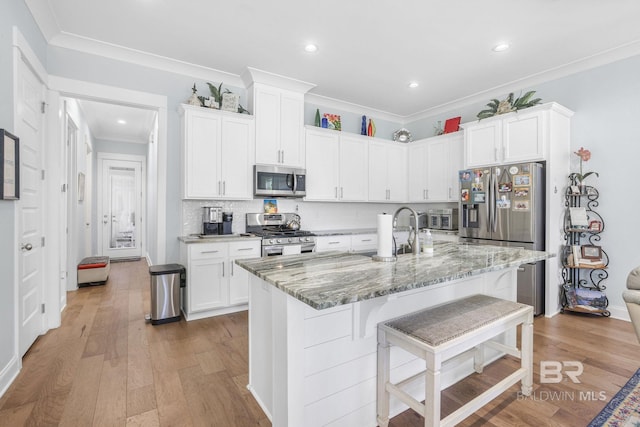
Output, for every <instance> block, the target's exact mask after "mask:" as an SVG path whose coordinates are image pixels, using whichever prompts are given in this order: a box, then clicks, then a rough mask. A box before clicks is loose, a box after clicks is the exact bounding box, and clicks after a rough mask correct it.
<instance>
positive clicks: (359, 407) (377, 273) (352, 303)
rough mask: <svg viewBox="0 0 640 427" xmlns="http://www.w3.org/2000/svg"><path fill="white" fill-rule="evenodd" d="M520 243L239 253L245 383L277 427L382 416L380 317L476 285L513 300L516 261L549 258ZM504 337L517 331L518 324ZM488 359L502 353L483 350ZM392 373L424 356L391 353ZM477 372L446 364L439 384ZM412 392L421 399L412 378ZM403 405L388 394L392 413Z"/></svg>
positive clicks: (357, 422) (413, 369) (368, 421)
mask: <svg viewBox="0 0 640 427" xmlns="http://www.w3.org/2000/svg"><path fill="white" fill-rule="evenodd" d="M551 256H552V255H551V254H548V253H546V252H538V251H529V250H525V249H518V248H506V247H497V246H479V245H470V244H457V243H450V242H436V244H435V250H434V254H433V255H431V256H427V255H425V254H421V255H412V254H407V255H400V256H398V259H397V261H396V262H389V263H385V262H375V261H373V260H372V259H371V258H370V257H367V256H363V255H357V254H348V253H344V252H326V253H318V254H305V255H292V256H279V257H270V258H261V259H243V260H237V261H236V263H237V264H238V265H239V266H241V267H243V268H245V269H246V270H248V271H249V272H250V273H252V275H251V277H250V288H249V295H250V296H249V385H248V388H249V390H250V391H251V392H252V394H253V395H254V396H255V398H256V399H257V401H258V403H259V404H260V405H261V407H262V408H263V410H264V411H265V413H266V414H267V415H268V416H269V418H270V419H271V421H272V423H273V425H274V427H281V426H324V425H347V426H359V427H360V426H375V425H376V345H377V338H376V325H377V324H378V323H379V322H381V321H384V320H388V319H391V318H394V317H397V316H400V315H403V314H407V313H410V312H413V311H416V310H419V309H423V308H426V307H431V306H434V305H438V304H442V303H445V302H449V301H452V300H455V299H459V298H462V297H465V296H469V295H474V294H486V295H491V296H495V297H498V298H503V299H508V300H515V297H516V276H517V268H518V267H519V266H520V265H521V264H525V263H530V262H537V261H540V260H544V259H547V258H549V257H551ZM503 339H504V340H505V342H513V341H514V340H515V331H513V332H512V333H511V334H506V335H505V336H504V337H503ZM485 353H486V354H485V360H487V362H491V361H493V360H495V359H496V358H497V357H500V354H499V353H497V352H496V351H495V350H491V349H485ZM391 366H392V370H391V377H392V380H394V377H395V376H401V377H402V378H407V377H409V376H411V375H413V374H415V373H417V372H420V371H421V370H423V369H424V361H422V360H420V359H416V358H415V357H414V356H412V355H410V354H409V353H406V352H404V351H402V350H400V349H397V348H393V349H392V352H391ZM472 371H473V366H472V361H471V360H465V361H457V362H456V363H452V364H450V365H449V366H447V367H446V368H445V369H443V373H442V384H443V387H448V386H449V385H451V384H453V383H455V382H456V381H458V380H460V379H462V378H464V377H465V376H467V375H468V374H470V373H471V372H472ZM407 391H408V392H409V393H410V394H411V395H413V396H414V397H415V398H416V399H418V400H423V399H424V386H423V385H422V383H421V382H420V381H416V382H414V383H413V385H412V386H410V387H408V388H407ZM404 409H406V406H404V405H402V404H400V403H399V402H397V401H395V400H393V399H392V401H391V414H392V415H395V414H397V413H399V412H401V411H402V410H404Z"/></svg>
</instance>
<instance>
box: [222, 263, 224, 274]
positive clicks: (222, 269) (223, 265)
mask: <svg viewBox="0 0 640 427" xmlns="http://www.w3.org/2000/svg"><path fill="white" fill-rule="evenodd" d="M222 277H224V261H222Z"/></svg>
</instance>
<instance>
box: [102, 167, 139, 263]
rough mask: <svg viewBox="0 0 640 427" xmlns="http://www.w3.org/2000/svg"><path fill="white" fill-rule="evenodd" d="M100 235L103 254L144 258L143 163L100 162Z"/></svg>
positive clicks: (115, 256) (112, 256) (114, 256)
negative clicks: (142, 256)
mask: <svg viewBox="0 0 640 427" xmlns="http://www.w3.org/2000/svg"><path fill="white" fill-rule="evenodd" d="M99 163H100V166H99V169H100V178H101V179H100V183H99V185H100V187H99V188H100V190H99V191H100V193H101V194H100V196H99V197H100V200H101V204H100V210H99V218H100V220H101V223H100V230H101V232H100V233H99V234H100V236H99V240H100V247H101V249H102V255H106V256H108V257H110V258H137V257H140V256H141V255H142V230H143V227H142V212H143V211H142V200H143V198H144V194H143V191H142V169H143V164H142V161H132V160H113V159H100V161H99Z"/></svg>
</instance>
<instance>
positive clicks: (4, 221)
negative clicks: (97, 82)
mask: <svg viewBox="0 0 640 427" xmlns="http://www.w3.org/2000/svg"><path fill="white" fill-rule="evenodd" d="M14 25H15V26H17V27H18V28H19V29H20V31H21V32H22V34H23V35H24V36H25V38H26V39H27V41H28V42H29V44H30V45H31V48H32V49H33V50H34V52H35V53H36V55H37V56H38V58H39V59H40V61H41V62H42V63H43V64H45V63H46V61H45V59H46V42H45V40H44V38H43V37H42V34H41V33H40V30H39V29H38V27H37V26H36V25H35V22H34V21H33V18H32V17H31V14H30V13H29V11H28V10H27V7H26V5H25V3H24V1H22V0H3V2H2V13H0V58H2V61H0V99H1V100H2V102H0V128H2V129H7V130H8V131H10V132H13V120H14V116H13V105H14V102H13V47H12V46H13V26H14ZM19 136H20V135H18V137H19ZM15 206H16V202H11V201H0V236H2V237H0V372H3V370H4V369H5V368H6V367H7V365H8V364H9V363H10V362H11V359H12V357H13V356H14V354H15V353H17V349H16V348H15V345H14V343H15V328H16V323H15V317H14V316H15V313H16V307H15V305H14V298H15V293H14V289H15V281H14V274H15V268H14V265H15V262H16V260H15V257H14V255H15V252H16V247H17V242H16V239H15V236H14V232H15V226H16V217H15ZM0 386H1V384H0Z"/></svg>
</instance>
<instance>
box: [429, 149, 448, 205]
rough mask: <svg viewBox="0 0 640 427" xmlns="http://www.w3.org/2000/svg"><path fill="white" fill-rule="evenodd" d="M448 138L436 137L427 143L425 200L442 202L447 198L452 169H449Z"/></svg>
mask: <svg viewBox="0 0 640 427" xmlns="http://www.w3.org/2000/svg"><path fill="white" fill-rule="evenodd" d="M450 143H451V141H450V140H449V138H438V139H436V140H433V141H431V142H429V145H427V184H428V185H427V200H428V201H430V202H444V201H447V200H448V199H449V188H450V182H451V178H450V176H451V174H452V171H451V170H450V169H449V153H450V147H449V144H450Z"/></svg>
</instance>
